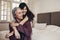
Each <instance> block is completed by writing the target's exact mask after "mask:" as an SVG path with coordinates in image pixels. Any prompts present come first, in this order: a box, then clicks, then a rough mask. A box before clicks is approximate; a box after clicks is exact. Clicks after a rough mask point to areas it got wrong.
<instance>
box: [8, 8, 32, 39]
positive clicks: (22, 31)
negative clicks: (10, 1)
mask: <svg viewBox="0 0 60 40" xmlns="http://www.w3.org/2000/svg"><path fill="white" fill-rule="evenodd" d="M12 14H13V17H14V19H15V21H12V22H10V24H9V29H10V33H9V34H7V36H8V37H9V39H10V40H31V33H32V28H31V24H30V21H29V20H28V17H27V16H26V17H25V18H24V19H23V13H22V11H21V9H20V8H18V7H16V8H14V9H13V10H12ZM15 24H17V25H15Z"/></svg>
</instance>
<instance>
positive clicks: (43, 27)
mask: <svg viewBox="0 0 60 40" xmlns="http://www.w3.org/2000/svg"><path fill="white" fill-rule="evenodd" d="M46 26H47V23H35V27H34V28H36V29H39V30H43V29H45V28H46Z"/></svg>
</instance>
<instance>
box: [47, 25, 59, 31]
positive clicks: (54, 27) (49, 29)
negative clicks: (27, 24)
mask: <svg viewBox="0 0 60 40" xmlns="http://www.w3.org/2000/svg"><path fill="white" fill-rule="evenodd" d="M58 28H59V27H58V26H56V25H47V28H46V30H48V31H57V30H58Z"/></svg>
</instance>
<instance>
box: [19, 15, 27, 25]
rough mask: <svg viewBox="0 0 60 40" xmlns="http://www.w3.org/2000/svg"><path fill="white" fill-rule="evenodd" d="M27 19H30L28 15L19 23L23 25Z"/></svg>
mask: <svg viewBox="0 0 60 40" xmlns="http://www.w3.org/2000/svg"><path fill="white" fill-rule="evenodd" d="M26 21H28V17H27V16H26V17H25V18H24V19H23V20H22V21H21V22H20V23H19V24H21V25H23V24H24V23H25V22H26Z"/></svg>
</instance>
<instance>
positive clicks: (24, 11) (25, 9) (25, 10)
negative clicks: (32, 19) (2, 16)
mask: <svg viewBox="0 0 60 40" xmlns="http://www.w3.org/2000/svg"><path fill="white" fill-rule="evenodd" d="M26 12H27V8H26V7H24V8H23V9H22V13H23V14H24V15H25V14H26Z"/></svg>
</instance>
